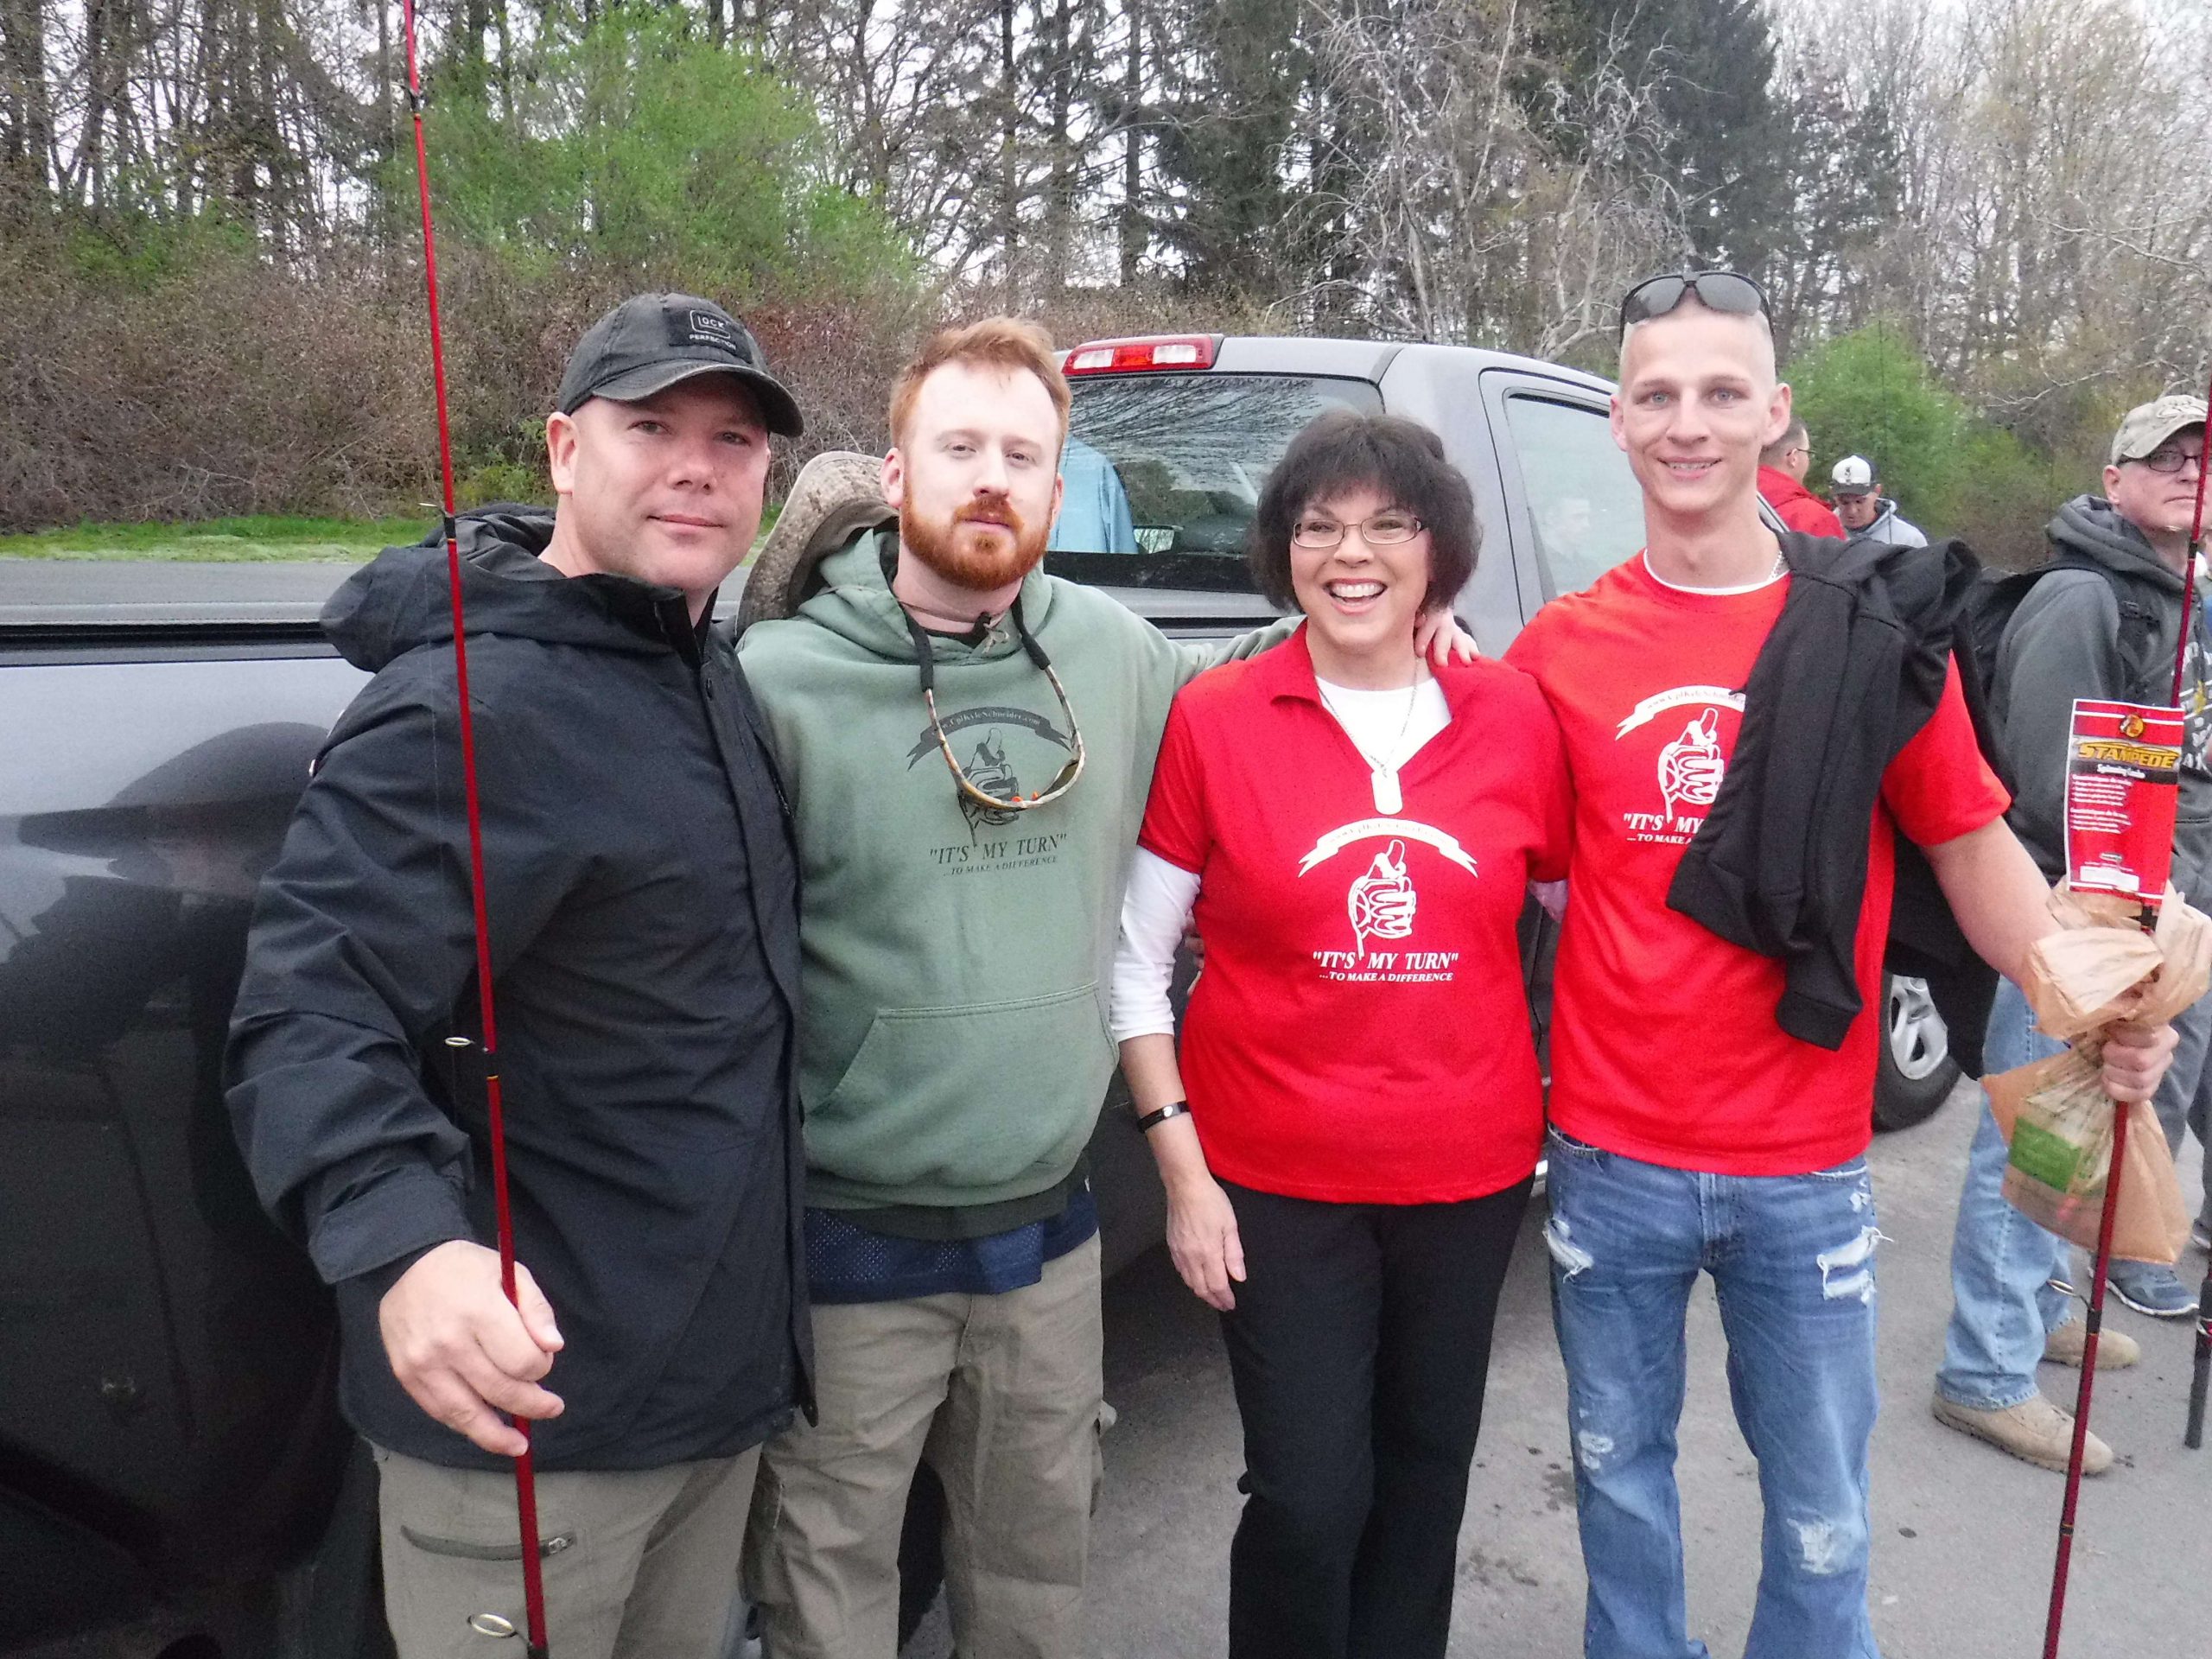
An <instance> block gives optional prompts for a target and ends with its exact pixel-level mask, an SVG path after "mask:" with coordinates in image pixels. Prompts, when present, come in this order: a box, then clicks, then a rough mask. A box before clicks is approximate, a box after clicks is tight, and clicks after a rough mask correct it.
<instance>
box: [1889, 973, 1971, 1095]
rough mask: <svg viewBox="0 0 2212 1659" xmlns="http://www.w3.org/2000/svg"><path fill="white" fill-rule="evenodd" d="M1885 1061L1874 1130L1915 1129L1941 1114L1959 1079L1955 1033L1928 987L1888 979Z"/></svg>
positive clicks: (1892, 977)
mask: <svg viewBox="0 0 2212 1659" xmlns="http://www.w3.org/2000/svg"><path fill="white" fill-rule="evenodd" d="M1882 1013H1883V1021H1882V1044H1881V1057H1880V1059H1879V1061H1878V1063H1877V1065H1876V1068H1875V1073H1874V1127H1875V1128H1878V1129H1909V1128H1911V1127H1912V1126H1913V1125H1914V1124H1916V1123H1924V1122H1927V1121H1928V1120H1929V1118H1930V1117H1932V1116H1935V1114H1936V1108H1937V1107H1939V1106H1941V1105H1942V1103H1943V1102H1944V1101H1945V1099H1946V1098H1948V1096H1949V1095H1950V1092H1951V1087H1952V1085H1953V1084H1955V1083H1957V1082H1958V1080H1959V1063H1958V1062H1957V1061H1956V1060H1955V1059H1953V1058H1951V1039H1950V1033H1948V1032H1947V1031H1945V1030H1944V1028H1943V1016H1942V1014H1938V1013H1936V1004H1935V1002H1934V1001H1932V1000H1931V999H1930V998H1929V995H1928V982H1927V981H1925V980H1920V979H1913V978H1910V977H1908V976H1905V975H1904V974H1890V975H1887V976H1885V978H1884V981H1883V987H1882Z"/></svg>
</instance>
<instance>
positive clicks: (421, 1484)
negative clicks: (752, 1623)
mask: <svg viewBox="0 0 2212 1659" xmlns="http://www.w3.org/2000/svg"><path fill="white" fill-rule="evenodd" d="M376 1464H377V1475H378V1510H379V1521H380V1527H381V1531H382V1535H383V1547H384V1586H385V1617H386V1618H388V1619H389V1620H390V1622H391V1635H392V1640H393V1641H394V1642H395V1643H397V1646H398V1649H399V1659H522V1655H523V1643H522V1632H523V1630H524V1621H523V1596H522V1548H521V1546H520V1543H519V1541H518V1538H517V1535H516V1516H515V1483H514V1478H513V1476H512V1475H511V1474H509V1473H507V1472H506V1471H496V1472H495V1471H486V1470H480V1469H446V1468H442V1467H440V1466H439V1465H436V1464H432V1463H423V1462H421V1461H420V1460H418V1459H414V1458H410V1457H404V1456H402V1455H401V1454H400V1453H398V1452H387V1451H385V1449H384V1448H383V1447H381V1446H378V1447H377V1448H376ZM759 1468H760V1447H758V1446H754V1447H753V1449H752V1450H751V1451H748V1452H741V1453H740V1454H739V1455H738V1456H736V1457H734V1458H714V1459H708V1460H707V1461H704V1462H701V1463H678V1464H671V1465H669V1466H668V1467H666V1468H664V1469H639V1470H612V1471H565V1472H564V1471H555V1472H552V1473H541V1474H539V1476H538V1477H537V1536H538V1550H539V1554H540V1559H541V1560H543V1562H544V1564H545V1635H546V1645H547V1647H548V1648H549V1649H550V1650H551V1651H552V1652H554V1653H556V1654H558V1655H560V1656H561V1659H719V1656H720V1655H721V1652H722V1638H723V1636H724V1633H725V1630H726V1628H727V1626H728V1621H729V1617H730V1604H731V1602H732V1601H733V1600H734V1598H735V1596H736V1593H737V1561H738V1541H739V1540H740V1539H741V1537H742V1536H743V1535H744V1531H745V1516H746V1511H747V1509H748V1508H749V1507H750V1505H751V1503H752V1497H753V1477H754V1475H755V1472H756V1471H758V1470H759ZM478 1615H490V1616H492V1617H493V1618H497V1619H504V1620H505V1621H506V1623H507V1624H508V1625H509V1626H510V1627H511V1628H512V1630H514V1631H515V1632H516V1634H515V1635H514V1636H512V1637H502V1636H497V1635H486V1634H484V1633H483V1632H482V1631H480V1630H477V1629H474V1628H473V1627H472V1626H471V1625H470V1624H469V1620H470V1619H471V1618H474V1617H477V1616H478ZM495 1628H496V1627H495Z"/></svg>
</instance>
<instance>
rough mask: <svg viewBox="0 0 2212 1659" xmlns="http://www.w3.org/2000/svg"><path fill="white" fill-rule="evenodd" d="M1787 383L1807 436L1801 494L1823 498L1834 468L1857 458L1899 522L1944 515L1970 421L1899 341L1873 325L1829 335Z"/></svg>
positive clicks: (1795, 367) (1887, 329)
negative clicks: (1866, 464) (1809, 445)
mask: <svg viewBox="0 0 2212 1659" xmlns="http://www.w3.org/2000/svg"><path fill="white" fill-rule="evenodd" d="M1789 384H1790V385H1791V387H1792V388H1793V389H1794V390H1795V391H1796V407H1797V412H1798V413H1799V414H1800V415H1802V416H1804V418H1805V424H1806V426H1807V427H1808V429H1810V430H1811V432H1812V434H1813V448H1814V462H1813V467H1814V469H1813V472H1812V474H1810V475H1809V476H1808V478H1807V479H1806V480H1805V481H1806V484H1807V485H1808V487H1810V488H1812V489H1814V490H1816V491H1818V492H1819V493H1821V494H1823V495H1825V494H1827V491H1828V483H1829V475H1830V474H1831V472H1832V470H1833V469H1834V466H1835V463H1836V462H1837V461H1840V460H1842V459H1843V457H1844V456H1846V455H1865V456H1866V457H1868V458H1869V459H1870V460H1872V461H1873V463H1874V467H1875V470H1876V471H1877V472H1878V473H1879V474H1880V475H1881V480H1882V488H1883V493H1885V494H1887V495H1891V496H1895V497H1896V498H1897V505H1898V507H1899V509H1900V510H1901V511H1903V512H1904V515H1905V517H1907V518H1911V519H1914V520H1916V521H1918V520H1919V519H1921V518H1923V515H1925V516H1927V517H1929V518H1933V517H1935V516H1936V514H1937V512H1938V511H1939V510H1941V511H1943V512H1948V510H1949V509H1950V507H1951V505H1952V501H1951V495H1952V488H1953V474H1954V472H1955V470H1956V468H1957V467H1958V465H1959V463H1960V461H1961V455H1962V451H1963V448H1964V445H1965V440H1966V435H1967V428H1968V427H1969V426H1970V425H1971V424H1972V422H1971V418H1970V416H1968V415H1967V411H1966V410H1965V409H1964V408H1963V407H1962V406H1961V404H1960V403H1959V400H1958V399H1957V398H1955V397H1953V396H1952V395H1951V394H1950V393H1949V392H1948V391H1946V390H1944V388H1943V387H1942V386H1941V385H1937V384H1936V378H1935V376H1934V375H1933V374H1932V373H1930V372H1929V367H1928V365H1927V364H1926V363H1925V362H1924V361H1923V360H1922V359H1921V356H1920V353H1917V352H1916V351H1915V350H1914V349H1913V348H1912V346H1911V344H1910V342H1909V341H1908V340H1906V339H1905V338H1904V335H1903V334H1899V333H1897V331H1896V330H1894V329H1892V328H1890V327H1886V326H1885V325H1882V324H1875V325H1872V327H1865V328H1859V329H1854V330H1853V332H1852V333H1850V334H1838V335H1835V336H1834V337H1833V338H1831V339H1828V340H1823V341H1821V343H1820V344H1819V345H1818V346H1815V347H1814V348H1813V349H1812V350H1811V351H1809V352H1807V353H1804V354H1803V355H1802V356H1801V357H1800V358H1798V359H1797V360H1796V362H1794V363H1792V364H1791V365H1789Z"/></svg>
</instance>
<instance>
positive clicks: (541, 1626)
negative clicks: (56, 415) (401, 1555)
mask: <svg viewBox="0 0 2212 1659" xmlns="http://www.w3.org/2000/svg"><path fill="white" fill-rule="evenodd" d="M400 18H401V22H402V25H403V33H404V35H405V36H406V41H407V105H408V108H409V109H410V111H413V113H414V118H415V185H416V194H417V195H418V196H419V197H420V198H421V201H422V209H423V290H424V293H425V295H426V296H427V297H428V300H429V312H430V378H431V381H432V383H433V385H435V388H436V391H437V400H438V482H439V486H440V488H441V490H442V500H443V504H444V509H445V518H444V527H445V533H446V585H447V590H448V594H450V596H451V601H452V605H453V664H454V692H455V695H456V696H458V698H459V699H460V703H461V785H462V792H463V795H464V797H465V798H466V799H467V804H468V883H469V897H470V901H471V903H472V905H473V906H474V912H475V922H476V1003H477V1011H478V1014H479V1015H480V1019H481V1020H482V1024H483V1027H484V1051H483V1053H484V1103H485V1108H486V1112H487V1114H488V1116H489V1118H490V1128H491V1141H492V1202H493V1214H494V1216H495V1217H496V1222H497V1226H498V1230H499V1287H500V1288H501V1289H502V1290H504V1291H505V1293H506V1297H507V1300H508V1302H509V1303H510V1304H512V1306H514V1308H515V1310H516V1312H517V1313H520V1312H521V1309H522V1301H521V1298H520V1297H519V1296H518V1294H517V1293H516V1288H515V1228H514V1212H513V1208H512V1205H511V1204H510V1203H509V1201H508V1197H507V1132H506V1119H505V1115H504V1113H503V1111H502V1109H501V1104H500V1098H499V1027H498V1026H497V1024H496V1023H495V1022H494V1020H493V1010H492V928H491V922H490V918H489V917H488V916H487V914H486V910H485V905H484V823H483V816H482V813H481V811H480V809H479V806H478V802H477V794H476V722H475V721H474V718H473V716H472V715H471V713H470V709H469V701H468V630H467V618H466V616H465V615H464V614H463V612H462V608H461V538H460V536H459V534H458V533H457V531H455V529H454V489H453V429H452V426H451V423H450V422H449V421H448V417H447V413H446V348H445V334H444V330H443V329H442V327H440V325H439V318H438V244H437V236H436V233H435V231H433V229H432V228H431V224H430V152H429V147H428V146H427V145H426V144H425V143H424V142H423V77H422V71H421V68H420V67H419V65H418V63H417V60H416V50H415V0H400ZM466 1040H467V1039H455V1044H456V1046H465V1044H466ZM510 1421H512V1423H513V1424H514V1427H515V1428H516V1429H517V1430H518V1432H519V1433H521V1435H522V1437H523V1449H522V1452H521V1454H520V1455H519V1456H518V1457H517V1458H516V1459H515V1510H516V1512H517V1516H518V1520H519V1522H520V1525H521V1532H522V1595H523V1618H524V1625H525V1628H526V1637H525V1640H526V1641H527V1643H528V1646H529V1650H530V1655H531V1659H545V1656H546V1644H545V1575H544V1566H543V1561H542V1560H540V1559H539V1556H538V1548H537V1471H536V1469H535V1468H534V1466H533V1465H532V1464H531V1452H530V1420H529V1419H528V1418H526V1417H515V1418H512V1419H511V1420H510ZM468 1622H469V1624H471V1625H473V1626H474V1628H475V1629H476V1630H478V1631H480V1633H481V1634H483V1635H486V1636H512V1635H513V1634H514V1633H515V1632H514V1626H513V1625H512V1624H510V1623H508V1621H507V1620H506V1619H505V1618H501V1617H500V1616H499V1615H498V1614H496V1613H479V1614H477V1615H476V1616H475V1617H474V1618H471V1619H470V1620H469V1621H468Z"/></svg>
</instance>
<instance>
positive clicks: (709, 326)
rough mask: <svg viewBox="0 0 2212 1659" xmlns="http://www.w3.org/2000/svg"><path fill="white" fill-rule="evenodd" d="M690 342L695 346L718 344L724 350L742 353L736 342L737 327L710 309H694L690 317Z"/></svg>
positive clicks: (742, 349)
mask: <svg viewBox="0 0 2212 1659" xmlns="http://www.w3.org/2000/svg"><path fill="white" fill-rule="evenodd" d="M690 325H691V342H692V344H693V345H695V346H721V348H722V349H723V350H724V351H726V352H735V353H738V354H739V355H740V356H742V355H743V354H744V348H743V347H742V346H740V345H739V344H738V339H739V336H738V332H737V327H736V325H735V324H734V323H732V322H731V321H729V320H728V318H726V317H718V316H716V315H715V314H714V313H713V312H711V311H694V312H693V313H692V314H691V317H690Z"/></svg>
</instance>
